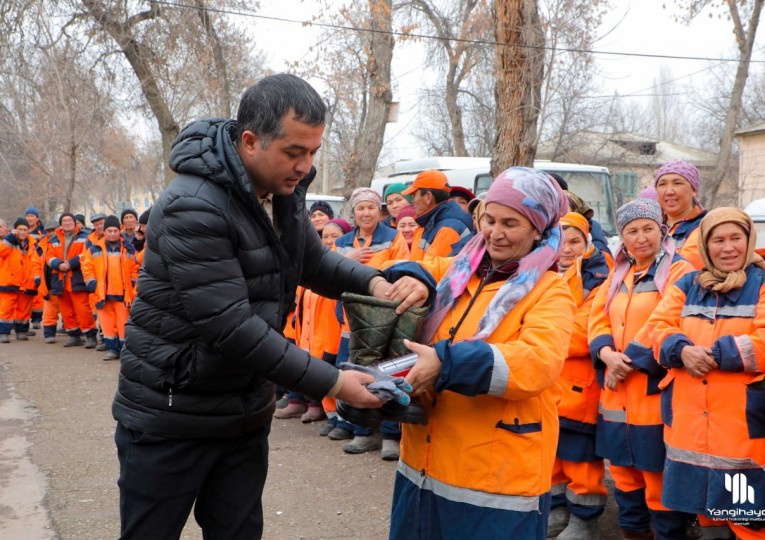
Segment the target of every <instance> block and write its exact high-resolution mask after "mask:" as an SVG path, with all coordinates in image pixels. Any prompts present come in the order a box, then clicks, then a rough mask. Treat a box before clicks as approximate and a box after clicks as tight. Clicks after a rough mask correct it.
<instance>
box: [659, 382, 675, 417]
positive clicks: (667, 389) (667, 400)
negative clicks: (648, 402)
mask: <svg viewBox="0 0 765 540" xmlns="http://www.w3.org/2000/svg"><path fill="white" fill-rule="evenodd" d="M660 388H661V421H662V422H664V424H665V425H667V426H669V427H672V395H673V394H674V389H675V378H674V376H672V375H671V374H670V375H668V376H667V377H664V380H662V381H661V384H660Z"/></svg>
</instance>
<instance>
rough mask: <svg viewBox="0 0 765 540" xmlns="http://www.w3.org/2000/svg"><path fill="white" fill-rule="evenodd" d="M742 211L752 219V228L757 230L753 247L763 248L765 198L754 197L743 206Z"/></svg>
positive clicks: (764, 237) (764, 241)
mask: <svg viewBox="0 0 765 540" xmlns="http://www.w3.org/2000/svg"><path fill="white" fill-rule="evenodd" d="M744 212H746V213H747V214H749V217H750V218H752V221H754V230H755V231H757V244H756V245H755V246H754V247H755V249H762V248H765V199H755V200H753V201H752V202H750V203H749V204H747V205H746V208H744Z"/></svg>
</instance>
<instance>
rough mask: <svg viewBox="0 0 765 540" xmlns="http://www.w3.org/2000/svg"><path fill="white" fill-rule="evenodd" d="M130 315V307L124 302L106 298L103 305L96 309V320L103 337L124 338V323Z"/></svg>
mask: <svg viewBox="0 0 765 540" xmlns="http://www.w3.org/2000/svg"><path fill="white" fill-rule="evenodd" d="M129 316H130V309H129V308H128V307H127V306H126V305H125V303H124V302H118V301H116V300H107V301H106V302H105V303H104V307H102V308H99V309H98V320H99V322H100V324H101V331H102V332H103V333H104V339H105V340H106V339H121V340H124V339H125V324H126V323H127V320H128V317H129Z"/></svg>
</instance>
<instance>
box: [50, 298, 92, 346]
mask: <svg viewBox="0 0 765 540" xmlns="http://www.w3.org/2000/svg"><path fill="white" fill-rule="evenodd" d="M58 305H59V307H60V308H61V317H62V318H63V319H64V328H65V329H66V331H67V333H70V334H71V333H72V332H74V334H73V335H78V332H82V333H85V332H88V331H90V330H95V328H96V321H95V319H94V318H93V313H92V312H91V311H90V301H89V300H88V293H87V292H80V291H66V290H65V291H64V294H62V295H61V296H59V297H58Z"/></svg>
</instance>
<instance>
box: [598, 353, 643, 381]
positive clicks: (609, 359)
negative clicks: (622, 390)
mask: <svg viewBox="0 0 765 540" xmlns="http://www.w3.org/2000/svg"><path fill="white" fill-rule="evenodd" d="M599 356H600V359H601V360H603V363H604V364H606V366H607V367H608V370H609V371H610V372H611V373H613V375H614V377H616V378H617V380H620V381H623V380H624V379H626V378H627V375H629V374H630V373H632V370H634V369H635V368H633V367H632V360H631V359H630V357H629V356H627V355H626V354H624V353H620V352H616V351H615V350H613V349H612V348H611V347H603V348H602V349H600V354H599Z"/></svg>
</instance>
